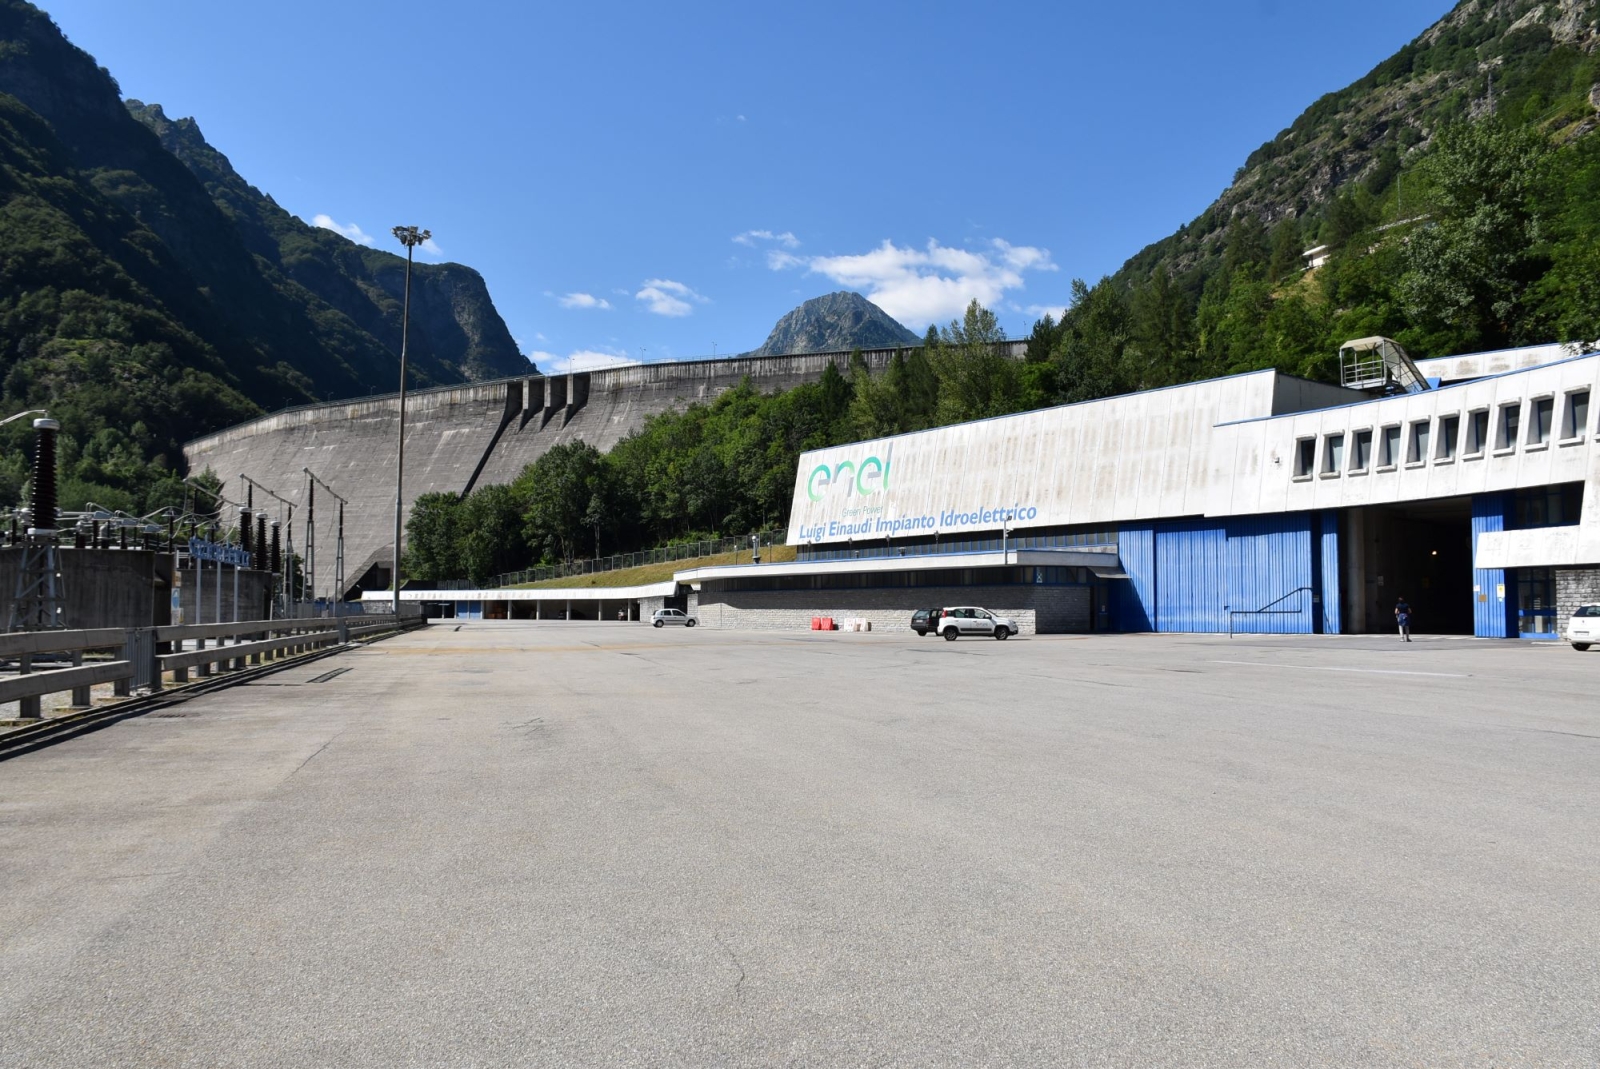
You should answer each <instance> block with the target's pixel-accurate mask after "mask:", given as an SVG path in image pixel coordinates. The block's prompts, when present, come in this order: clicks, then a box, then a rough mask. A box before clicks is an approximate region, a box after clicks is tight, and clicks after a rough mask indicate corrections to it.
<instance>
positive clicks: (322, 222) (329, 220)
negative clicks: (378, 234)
mask: <svg viewBox="0 0 1600 1069" xmlns="http://www.w3.org/2000/svg"><path fill="white" fill-rule="evenodd" d="M311 225H312V226H316V227H321V228H322V229H323V230H331V231H333V232H334V233H335V234H343V235H344V236H345V237H347V238H349V239H350V240H351V241H353V242H355V243H356V244H357V245H372V244H374V242H373V240H372V235H371V234H369V233H367V232H366V231H365V230H362V229H361V228H360V227H359V226H357V225H356V224H355V223H351V224H350V225H349V226H340V225H339V224H338V223H336V222H334V221H333V216H331V215H324V214H322V213H320V212H319V213H318V214H316V215H314V216H312V217H311Z"/></svg>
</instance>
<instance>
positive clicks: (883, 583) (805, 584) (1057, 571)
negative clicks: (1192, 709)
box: [702, 565, 1097, 593]
mask: <svg viewBox="0 0 1600 1069" xmlns="http://www.w3.org/2000/svg"><path fill="white" fill-rule="evenodd" d="M1096 581H1097V580H1096V579H1095V577H1094V576H1093V574H1091V572H1090V571H1089V569H1088V568H1070V567H1063V566H1058V565H1052V566H1050V567H1041V568H1028V567H1013V568H938V569H933V570H930V571H924V572H866V573H861V572H857V573H853V574H847V575H786V576H750V577H741V578H738V579H708V580H706V582H705V583H704V584H703V586H702V592H705V591H710V592H713V593H715V592H718V591H734V590H752V591H753V590H864V589H869V588H880V587H895V588H902V587H955V586H1086V585H1088V584H1090V583H1093V582H1096Z"/></svg>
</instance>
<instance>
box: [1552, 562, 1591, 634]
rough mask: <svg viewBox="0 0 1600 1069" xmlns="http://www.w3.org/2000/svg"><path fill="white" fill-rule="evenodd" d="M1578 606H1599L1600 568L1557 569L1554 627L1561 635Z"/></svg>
mask: <svg viewBox="0 0 1600 1069" xmlns="http://www.w3.org/2000/svg"><path fill="white" fill-rule="evenodd" d="M1579 605H1600V568H1557V569H1556V626H1557V627H1558V628H1560V629H1561V633H1562V634H1563V635H1565V634H1566V633H1567V621H1568V620H1570V619H1572V614H1573V612H1574V611H1575V610H1576V609H1577V608H1578V606H1579Z"/></svg>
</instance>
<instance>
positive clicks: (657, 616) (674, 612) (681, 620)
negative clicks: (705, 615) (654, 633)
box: [650, 609, 694, 627]
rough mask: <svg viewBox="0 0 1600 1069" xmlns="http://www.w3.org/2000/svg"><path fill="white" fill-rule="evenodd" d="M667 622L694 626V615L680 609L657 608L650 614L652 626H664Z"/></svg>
mask: <svg viewBox="0 0 1600 1069" xmlns="http://www.w3.org/2000/svg"><path fill="white" fill-rule="evenodd" d="M668 624H682V625H683V626H684V627H693V626H694V617H693V616H690V615H689V614H688V613H686V612H684V611H683V610H682V609H657V610H656V611H655V612H653V613H651V614H650V625H651V626H652V627H666V626H667V625H668Z"/></svg>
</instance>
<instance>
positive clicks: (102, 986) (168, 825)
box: [0, 622, 1600, 1067]
mask: <svg viewBox="0 0 1600 1069" xmlns="http://www.w3.org/2000/svg"><path fill="white" fill-rule="evenodd" d="M335 669H348V671H342V672H338V673H337V674H333V670H335ZM314 680H317V681H315V682H314ZM1597 683H1600V650H1595V651H1592V652H1591V653H1587V654H1580V653H1577V652H1576V651H1574V650H1572V649H1570V648H1569V647H1567V646H1565V645H1556V644H1544V645H1533V644H1526V643H1510V642H1483V641H1475V640H1468V639H1452V638H1430V637H1427V636H1420V637H1419V638H1418V639H1417V641H1416V642H1414V643H1412V644H1411V645H1409V646H1408V645H1404V644H1401V643H1399V642H1398V641H1396V640H1394V639H1392V638H1339V637H1329V638H1321V637H1315V638H1313V637H1273V638H1263V637H1250V638H1244V637H1241V638H1237V639H1234V640H1232V641H1229V640H1228V639H1227V638H1226V637H1220V638H1218V637H1199V636H1188V637H1176V636H1161V637H1158V636H1092V637H1091V636H1045V637H1037V638H1019V639H1014V640H1012V641H1010V642H1007V643H999V642H994V641H987V640H979V639H971V640H963V641H960V642H956V643H946V642H942V641H938V640H936V639H933V638H927V639H919V638H917V637H915V636H913V635H893V634H881V633H880V634H846V633H809V632H808V633H803V634H753V633H729V632H717V631H712V630H709V629H706V628H696V629H693V630H684V629H663V630H653V629H651V628H648V627H642V626H639V625H622V624H609V623H607V624H598V623H582V622H574V623H552V622H545V623H501V624H496V623H473V624H467V625H465V626H462V627H461V628H460V629H459V630H456V629H453V626H452V625H445V626H435V627H432V628H429V629H428V630H427V631H426V632H422V633H415V634H409V635H405V636H401V637H399V638H395V639H391V640H388V641H386V642H383V643H379V644H377V645H374V646H371V647H367V648H364V649H361V650H358V651H353V652H350V653H346V654H342V655H340V656H339V657H337V658H332V659H326V660H322V661H319V662H318V663H316V664H315V665H308V666H305V667H303V668H297V669H293V670H290V671H287V672H284V673H280V674H278V675H275V676H272V677H268V678H266V679H263V680H261V681H258V682H256V683H252V684H248V685H242V686H239V687H236V688H233V689H231V690H228V691H225V692H222V693H217V694H213V695H209V696H202V697H198V698H196V699H194V700H192V701H190V702H188V703H186V704H183V705H179V706H175V707H172V708H170V709H167V710H165V711H163V712H161V713H159V714H155V715H149V716H145V717H141V718H137V719H133V720H128V721H124V722H122V723H120V724H118V725H116V726H114V727H111V728H108V729H106V730H103V731H100V732H97V733H95V734H93V735H90V736H86V737H82V738H78V739H74V740H71V741H68V742H65V743H62V744H60V745H57V746H54V747H51V748H49V749H46V750H42V751H39V752H36V753H31V754H27V755H24V756H21V757H18V758H15V759H12V760H9V761H5V762H0V889H3V891H4V898H5V902H6V908H5V910H4V911H3V913H0V998H3V999H4V1004H5V1006H6V1007H7V1013H6V1014H5V1015H4V1018H3V1020H0V1065H4V1066H30V1067H32V1066H63V1067H82V1066H97V1065H116V1066H156V1065H160V1066H196V1067H199V1066H206V1067H217V1066H374V1067H377V1066H383V1067H396V1066H418V1067H422V1066H428V1067H441V1066H518V1065H540V1066H602V1065H603V1066H635V1065H636V1066H663V1065H667V1066H712V1065H796V1066H823V1065H850V1066H929V1065H952V1066H955V1065H960V1066H968V1065H992V1066H1005V1065H1019V1066H1020V1065H1027V1066H1039V1065H1096V1066H1099V1065H1127V1066H1157V1065H1174V1066H1179V1065H1181V1066H1308V1065H1348V1066H1387V1065H1408V1066H1410V1065H1422V1066H1441V1065H1449V1066H1456V1065H1473V1066H1478V1065H1481V1066H1511V1065H1530V1066H1533V1065H1537V1066H1562V1065H1574V1066H1577V1065H1593V1064H1596V1063H1597V1062H1600V908H1597V907H1600V879H1597V877H1600V805H1597V802H1600V775H1597V773H1600V701H1597V700H1596V692H1597Z"/></svg>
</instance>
